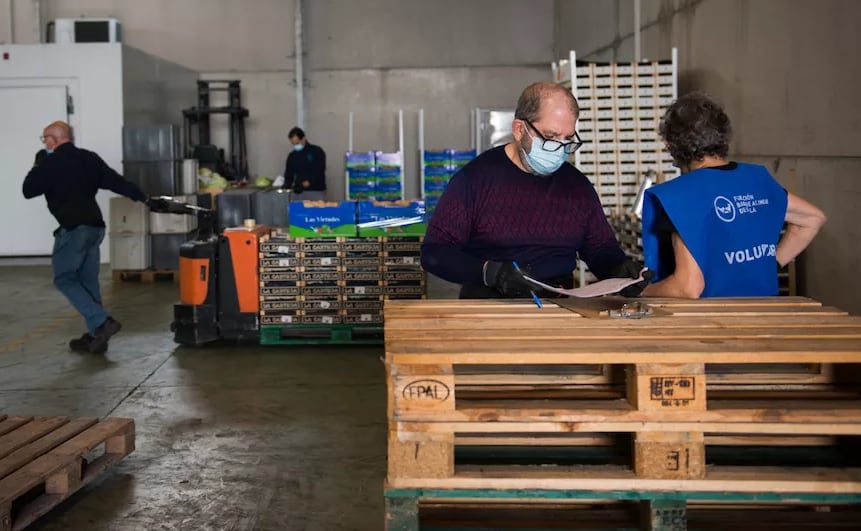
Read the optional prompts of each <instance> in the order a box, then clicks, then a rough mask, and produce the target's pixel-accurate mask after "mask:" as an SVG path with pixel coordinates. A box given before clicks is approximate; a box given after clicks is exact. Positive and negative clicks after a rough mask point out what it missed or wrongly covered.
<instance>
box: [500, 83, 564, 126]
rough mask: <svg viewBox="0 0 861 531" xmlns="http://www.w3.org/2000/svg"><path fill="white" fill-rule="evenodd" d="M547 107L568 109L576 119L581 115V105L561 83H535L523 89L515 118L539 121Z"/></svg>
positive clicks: (556, 109)
mask: <svg viewBox="0 0 861 531" xmlns="http://www.w3.org/2000/svg"><path fill="white" fill-rule="evenodd" d="M547 107H552V108H553V109H554V110H555V111H557V112H559V111H567V112H570V113H571V115H573V116H574V118H575V119H576V118H577V117H579V115H580V106H579V105H577V99H576V98H575V97H574V95H573V94H571V91H570V90H568V89H566V88H565V87H563V86H562V85H560V84H559V83H547V82H540V83H533V84H531V85H529V86H528V87H526V88H525V89H523V92H522V93H521V94H520V98H518V99H517V109H516V110H515V111H514V118H516V119H518V120H529V121H530V122H533V123H534V122H538V121H539V120H541V114H542V112H543V111H544V110H545V108H547Z"/></svg>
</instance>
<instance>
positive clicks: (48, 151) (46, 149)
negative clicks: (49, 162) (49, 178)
mask: <svg viewBox="0 0 861 531" xmlns="http://www.w3.org/2000/svg"><path fill="white" fill-rule="evenodd" d="M53 152H54V150H53V149H48V148H45V153H47V154H48V155H50V154H51V153H53Z"/></svg>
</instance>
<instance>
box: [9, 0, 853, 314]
mask: <svg viewBox="0 0 861 531" xmlns="http://www.w3.org/2000/svg"><path fill="white" fill-rule="evenodd" d="M635 1H636V0H601V1H595V0H533V1H531V2H520V1H514V0H470V1H469V2H461V1H459V0H435V1H433V2H429V1H426V0H363V1H361V2H353V1H349V0H306V1H305V2H304V4H303V6H304V21H305V41H304V46H305V60H306V63H305V71H306V76H305V80H304V82H305V87H306V117H307V118H306V121H307V123H306V130H307V133H308V137H309V140H310V141H311V142H313V143H318V144H320V145H321V146H323V147H324V149H326V151H327V153H328V162H329V164H328V173H329V187H330V191H329V194H328V195H329V198H330V199H339V198H341V197H343V189H344V176H343V173H344V172H343V166H344V165H343V154H344V152H345V151H346V149H347V140H348V128H347V125H348V114H349V112H350V111H352V112H354V114H355V128H354V135H355V136H354V140H355V143H354V148H355V149H356V150H359V151H361V150H370V149H383V150H394V149H396V148H397V111H398V109H403V110H404V111H405V141H406V146H405V147H406V149H405V156H406V163H405V167H406V173H407V181H406V193H407V195H416V194H417V193H418V152H417V149H418V147H417V111H418V109H419V108H424V109H425V117H426V120H425V122H426V128H425V131H426V145H427V147H428V148H446V147H452V148H466V147H469V145H470V111H471V110H472V109H473V108H475V107H503V108H512V107H513V106H514V104H515V101H516V98H517V96H518V94H519V93H520V91H521V90H522V88H523V87H524V86H526V85H527V84H528V83H530V82H532V81H536V80H542V79H548V78H549V77H550V69H549V63H550V62H551V61H553V60H555V59H558V58H561V57H567V54H568V50H571V49H573V50H576V51H577V55H578V58H581V59H587V60H597V61H613V60H617V61H629V60H632V59H633V55H634V39H633V33H634V31H633V25H634V7H633V6H634V2H635ZM640 1H641V30H642V36H641V45H642V56H643V57H644V58H648V59H661V58H667V57H669V54H670V49H671V48H672V47H673V46H675V47H678V49H679V61H680V70H679V76H680V91H681V92H682V93H684V92H685V91H688V90H692V89H702V90H705V91H707V92H708V93H710V94H711V95H713V96H714V97H715V98H717V99H718V100H720V101H721V102H722V103H723V104H724V105H725V106H726V109H727V111H728V113H729V114H730V117H731V118H732V120H733V125H734V129H735V138H734V142H733V145H732V156H733V157H735V158H737V159H739V160H746V161H751V162H758V163H762V164H764V165H766V166H767V167H768V168H769V169H771V170H772V171H773V173H774V174H775V175H776V176H777V178H778V179H779V180H780V181H781V182H782V183H783V184H784V185H785V186H786V187H787V188H788V189H790V190H791V191H793V192H795V193H797V194H799V195H801V196H803V197H806V198H808V199H809V200H811V201H813V202H814V203H816V204H817V205H819V206H820V207H821V208H822V209H823V210H825V212H826V214H828V216H829V223H828V224H827V226H826V227H825V229H824V230H823V232H822V233H821V234H820V236H819V237H818V238H817V239H816V241H815V242H814V244H813V245H812V246H811V247H810V249H809V251H808V253H807V259H806V260H804V263H803V264H802V265H803V267H802V268H801V269H802V271H801V274H800V277H801V278H800V284H801V286H802V289H803V290H804V293H805V294H807V295H810V296H813V297H816V298H818V299H821V300H823V301H825V302H826V303H828V304H834V305H837V306H840V307H842V308H845V309H848V310H850V311H853V312H854V313H861V297H859V294H861V288H859V286H858V283H857V282H855V281H854V277H853V273H854V272H855V271H856V270H857V269H858V266H859V265H861V263H859V262H861V258H859V251H858V250H857V249H856V245H855V242H857V241H860V240H861V239H859V236H861V234H859V233H861V225H859V224H857V223H856V222H855V221H854V216H853V215H852V214H853V211H852V208H853V206H854V205H855V204H858V203H859V200H861V181H859V179H858V178H857V177H856V175H858V174H859V170H861V156H859V155H861V153H859V152H861V142H859V141H858V139H859V129H861V110H859V107H858V106H857V105H854V99H853V98H852V96H853V95H854V93H855V92H857V88H858V87H859V86H861V85H859V81H861V62H859V61H858V59H857V53H858V52H857V50H859V49H861V47H859V44H861V43H859V40H861V37H859V34H858V32H857V31H856V26H857V24H858V22H859V21H861V3H859V2H855V1H853V0H822V1H820V2H810V1H802V0H640ZM9 2H13V3H14V6H13V7H14V9H13V12H14V28H15V41H16V42H17V43H20V44H25V43H28V42H31V43H32V42H38V40H39V33H40V27H39V26H40V25H39V24H37V23H36V20H37V13H39V16H40V17H41V20H42V26H44V22H47V21H48V20H52V19H54V18H58V17H77V16H82V15H84V16H91V17H97V16H115V17H117V18H119V19H120V20H121V21H122V23H123V29H124V41H125V42H126V43H127V44H129V45H131V46H133V47H135V48H138V49H141V50H143V51H145V52H147V53H149V54H152V55H155V56H157V57H161V58H163V59H166V60H168V61H172V62H175V63H178V64H180V65H182V66H184V67H186V68H190V69H192V70H194V71H197V72H199V73H200V74H201V76H203V77H204V78H209V79H225V78H229V79H240V80H242V85H243V90H244V96H243V97H244V105H245V106H246V107H248V108H249V110H250V111H251V117H250V120H249V122H248V143H249V155H250V161H251V170H252V172H254V173H256V174H259V175H267V176H274V175H277V174H279V173H280V172H281V171H282V170H283V164H284V159H285V157H286V155H287V149H288V147H289V146H288V143H287V139H286V132H287V131H288V130H289V129H290V127H292V126H293V125H295V120H296V108H295V101H296V99H295V80H294V75H293V60H294V57H293V54H294V52H293V12H294V5H293V1H292V0H291V1H286V0H245V1H243V2H237V1H234V0H185V1H183V2H176V1H174V0H149V1H147V2H115V1H111V0H41V1H37V0H0V10H2V12H0V42H2V41H4V40H8V38H9V35H8V13H9V11H8V5H9ZM37 6H38V7H39V9H37ZM4 8H5V9H4ZM177 118H178V119H179V117H177ZM214 125H215V129H214V131H213V135H214V138H215V139H216V141H220V142H224V140H221V139H226V136H225V135H226V122H225V123H224V124H220V123H218V122H215V124H214Z"/></svg>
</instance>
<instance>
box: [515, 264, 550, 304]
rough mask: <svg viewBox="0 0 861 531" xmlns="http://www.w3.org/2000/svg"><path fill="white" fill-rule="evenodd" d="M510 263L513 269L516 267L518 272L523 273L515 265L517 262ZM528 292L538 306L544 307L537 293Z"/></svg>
mask: <svg viewBox="0 0 861 531" xmlns="http://www.w3.org/2000/svg"><path fill="white" fill-rule="evenodd" d="M511 264H512V265H513V266H514V269H516V270H517V272H518V273H520V274H521V275H522V274H523V271H521V270H520V266H519V265H517V262H511ZM529 293H530V294H531V295H532V300H533V301H534V302H535V305H536V306H538V307H539V308H544V304H542V303H541V299H539V298H538V295H536V294H535V292H534V291H532V290H529Z"/></svg>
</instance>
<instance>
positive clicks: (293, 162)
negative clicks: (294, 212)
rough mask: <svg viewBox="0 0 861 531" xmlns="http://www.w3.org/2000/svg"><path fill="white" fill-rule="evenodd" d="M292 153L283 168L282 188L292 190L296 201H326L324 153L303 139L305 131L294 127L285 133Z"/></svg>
mask: <svg viewBox="0 0 861 531" xmlns="http://www.w3.org/2000/svg"><path fill="white" fill-rule="evenodd" d="M287 138H288V139H289V140H290V144H292V145H293V151H291V152H290V154H289V155H288V156H287V163H286V164H285V167H284V188H290V189H292V190H293V191H294V192H295V193H296V194H297V195H296V200H298V201H305V200H311V201H322V200H324V199H326V152H325V151H323V148H321V147H320V146H315V145H314V144H311V143H310V142H308V139H307V138H305V131H303V130H302V129H300V128H298V127H294V128H293V129H291V130H290V132H289V133H287Z"/></svg>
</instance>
